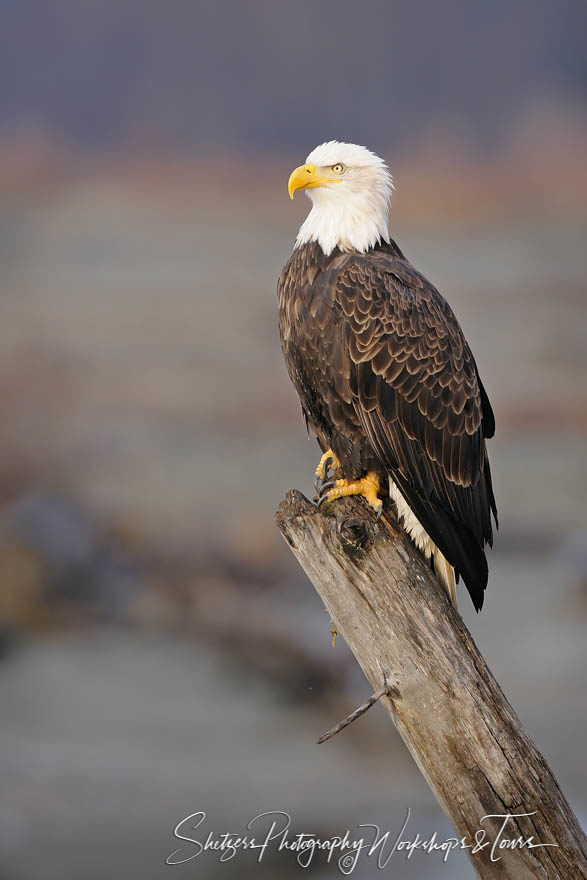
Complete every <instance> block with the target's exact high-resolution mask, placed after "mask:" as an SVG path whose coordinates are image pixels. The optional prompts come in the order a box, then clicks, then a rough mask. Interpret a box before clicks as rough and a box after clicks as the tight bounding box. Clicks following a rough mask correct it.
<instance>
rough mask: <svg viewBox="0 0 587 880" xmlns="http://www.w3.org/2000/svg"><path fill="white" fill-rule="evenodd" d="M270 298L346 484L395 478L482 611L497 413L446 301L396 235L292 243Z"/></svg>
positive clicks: (312, 412) (307, 410) (304, 397)
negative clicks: (362, 246)
mask: <svg viewBox="0 0 587 880" xmlns="http://www.w3.org/2000/svg"><path fill="white" fill-rule="evenodd" d="M278 297H279V323H280V333H281V343H282V347H283V352H284V355H285V360H286V364H287V369H288V372H289V375H290V377H291V380H292V382H293V383H294V386H295V388H296V390H297V392H298V395H299V397H300V400H301V403H302V409H303V412H304V415H305V418H306V419H307V422H308V424H309V425H310V427H311V428H312V431H313V432H314V433H315V434H316V436H317V438H318V442H319V444H320V446H321V448H322V450H323V451H325V450H327V449H329V448H331V449H332V450H333V451H334V452H335V453H336V455H337V456H338V458H339V460H340V463H341V468H342V471H343V473H344V476H345V477H346V478H348V479H358V478H360V477H361V476H363V475H364V474H365V473H366V472H367V471H375V472H376V473H377V474H378V475H379V477H380V480H381V481H382V483H383V484H384V485H387V483H388V480H389V479H391V480H392V481H393V483H394V484H395V486H396V487H397V489H399V491H400V492H401V495H402V496H403V498H404V499H405V501H406V502H407V504H408V505H409V507H410V509H411V510H412V511H413V513H414V515H415V516H416V518H417V519H418V521H419V522H420V523H421V525H422V526H423V528H424V529H425V531H426V533H427V534H428V535H429V536H430V538H431V539H432V541H433V542H434V544H435V545H436V546H437V547H438V548H439V549H440V551H441V552H442V554H443V555H444V556H445V557H446V559H447V560H448V562H449V563H450V565H452V566H453V567H454V569H455V573H456V575H457V577H458V575H459V574H460V575H461V576H462V577H463V580H464V581H465V584H466V586H467V588H468V590H469V593H470V594H471V597H472V599H473V603H474V605H475V607H476V608H477V609H479V608H480V607H481V605H482V604H483V591H484V589H485V586H486V583H487V563H486V560H485V553H484V549H483V548H484V546H485V545H486V544H487V543H489V544H491V542H492V528H491V513H492V512H493V514H494V517H495V516H496V508H495V501H494V497H493V491H492V488H491V474H490V469H489V461H488V457H487V451H486V448H485V438H486V437H491V436H492V435H493V432H494V418H493V413H492V410H491V406H490V404H489V400H488V398H487V395H486V394H485V391H484V389H483V386H482V384H481V380H480V378H479V374H478V371H477V367H476V364H475V360H474V358H473V355H472V354H471V351H470V349H469V346H468V345H467V342H466V341H465V338H464V336H463V333H462V331H461V328H460V327H459V324H458V322H457V320H456V318H455V316H454V314H453V312H452V310H451V309H450V307H449V305H448V304H447V303H446V301H445V300H444V299H443V297H442V296H441V295H440V294H439V293H438V291H437V290H436V289H435V288H434V287H433V286H432V285H431V284H430V283H429V282H428V281H426V279H425V278H424V277H423V276H422V275H420V273H419V272H417V271H416V270H415V269H414V268H413V267H412V266H411V264H410V263H409V262H408V261H407V260H406V258H405V257H404V256H403V254H402V253H401V251H400V250H399V248H398V247H397V246H396V245H395V244H394V243H393V242H390V243H389V244H387V243H381V244H378V245H376V246H375V247H374V248H373V249H371V250H369V251H367V252H366V253H364V254H362V253H357V252H341V251H340V250H339V249H338V248H335V249H334V251H333V252H332V253H331V254H330V255H329V256H326V255H325V254H324V252H323V250H322V249H321V247H320V245H319V244H317V243H316V242H309V243H307V244H304V245H301V246H299V247H297V248H296V249H295V250H294V251H293V253H292V255H291V257H290V259H289V260H288V262H287V264H286V266H285V267H284V269H283V271H282V273H281V276H280V278H279V284H278Z"/></svg>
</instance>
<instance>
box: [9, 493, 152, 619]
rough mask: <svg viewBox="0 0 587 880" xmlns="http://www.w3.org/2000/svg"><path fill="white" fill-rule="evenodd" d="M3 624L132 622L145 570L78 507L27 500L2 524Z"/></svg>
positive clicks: (12, 507)
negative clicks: (61, 617) (85, 618)
mask: <svg viewBox="0 0 587 880" xmlns="http://www.w3.org/2000/svg"><path fill="white" fill-rule="evenodd" d="M0 546H1V551H0V617H1V618H2V619H3V620H4V622H5V623H8V624H10V625H12V626H15V627H28V626H36V625H38V624H47V623H49V622H50V621H51V618H52V616H53V615H55V614H56V613H58V612H59V611H61V612H63V611H67V610H69V611H78V612H80V611H81V612H86V613H88V614H89V615H93V616H95V615H98V616H100V617H104V618H106V619H109V620H120V619H125V618H126V616H127V613H128V608H129V606H130V605H131V604H132V603H133V602H134V601H135V600H136V597H137V595H138V594H139V592H140V591H141V587H142V579H141V575H140V572H139V570H138V566H137V565H136V564H135V563H134V562H132V561H131V560H130V559H129V558H128V557H127V556H126V555H125V554H124V552H123V551H122V550H121V549H120V548H119V547H117V546H116V545H115V544H114V543H113V541H112V539H109V538H107V537H106V536H104V535H103V534H102V533H101V531H100V529H99V528H98V527H97V525H96V523H95V522H93V521H92V519H91V517H90V516H89V515H88V514H87V513H86V512H85V511H84V510H82V509H81V508H80V507H79V506H78V505H76V504H74V503H73V502H71V501H69V500H67V499H65V498H62V497H56V496H48V495H41V494H28V495H25V496H22V497H21V498H19V499H18V500H17V501H15V502H13V503H12V504H9V505H6V506H5V507H4V510H3V511H2V516H1V518H0Z"/></svg>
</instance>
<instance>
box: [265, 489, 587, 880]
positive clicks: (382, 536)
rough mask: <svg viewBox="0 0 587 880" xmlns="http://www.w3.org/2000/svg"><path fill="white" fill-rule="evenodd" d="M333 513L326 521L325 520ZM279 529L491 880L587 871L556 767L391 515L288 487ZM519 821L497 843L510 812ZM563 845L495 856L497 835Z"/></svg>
mask: <svg viewBox="0 0 587 880" xmlns="http://www.w3.org/2000/svg"><path fill="white" fill-rule="evenodd" d="M324 514H326V515H324ZM276 518H277V524H278V527H279V529H280V531H281V532H282V534H283V536H284V538H285V539H286V541H287V542H288V544H289V545H290V547H291V549H292V551H293V553H294V555H295V556H296V558H297V559H298V561H299V563H300V564H301V566H302V568H303V569H304V571H305V572H306V574H307V575H308V577H309V578H310V580H311V581H312V583H313V585H314V587H315V589H316V590H317V592H318V594H319V595H320V597H321V599H322V601H323V602H324V605H325V606H326V609H327V611H328V613H329V614H330V616H331V618H332V620H333V622H334V624H335V626H336V628H337V630H338V632H339V634H340V635H341V636H342V637H343V638H344V639H345V641H346V642H347V643H348V645H349V646H350V648H351V650H352V651H353V653H354V655H355V657H356V659H357V661H358V662H359V664H360V665H361V667H362V669H363V671H364V673H365V675H366V677H367V678H368V680H369V682H370V683H371V686H372V687H373V690H374V691H377V690H379V689H380V688H381V687H383V686H384V685H389V684H391V685H394V687H395V688H396V689H397V691H398V692H399V694H398V697H397V698H396V697H394V699H393V701H392V700H391V699H389V698H388V697H383V698H382V699H381V702H382V703H383V704H384V706H385V707H386V709H387V711H388V712H389V714H390V716H391V718H392V720H393V722H394V724H395V726H396V727H397V729H398V731H399V733H400V735H401V737H402V739H403V740H404V742H405V744H406V745H407V747H408V749H409V751H410V752H411V754H412V756H413V758H414V759H415V761H416V763H417V765H418V767H419V768H420V770H421V771H422V773H423V775H424V777H425V778H426V781H427V782H428V784H429V786H430V788H431V789H432V791H433V793H434V795H435V796H436V798H437V800H438V802H439V803H440V805H441V807H442V808H443V810H444V811H445V813H446V814H447V816H448V817H449V819H450V820H451V822H452V824H453V825H454V828H455V830H456V833H457V837H458V838H459V839H460V838H462V837H465V838H466V839H467V841H468V842H469V843H471V844H473V845H474V844H475V841H476V840H478V839H479V838H478V837H477V838H476V836H475V835H476V834H477V835H478V834H479V830H480V829H483V830H484V831H485V832H486V835H487V836H486V837H485V838H484V839H483V840H482V842H483V843H484V842H486V841H490V843H489V845H487V846H485V847H482V848H480V849H479V851H478V852H476V853H473V852H472V850H467V853H468V855H469V857H470V859H471V862H472V863H473V866H474V868H475V870H476V872H477V874H478V876H479V877H481V878H504V877H508V878H515V880H525V878H565V880H566V878H569V880H571V878H572V880H577V878H579V877H584V876H587V857H586V850H585V837H584V835H583V833H582V831H581V829H580V827H579V824H578V822H577V819H576V818H575V816H574V814H573V811H572V810H571V808H570V806H569V804H568V803H567V801H566V800H565V797H564V795H563V793H562V792H561V790H560V788H559V786H558V783H557V781H556V779H555V778H554V776H553V775H552V773H551V771H550V769H549V767H548V765H547V764H546V761H545V760H544V758H543V757H542V755H541V754H540V752H539V751H538V750H537V748H536V746H535V745H534V743H533V742H532V740H531V739H530V738H529V737H528V735H527V734H526V733H525V731H524V729H523V727H522V725H521V723H520V720H519V719H518V717H517V716H516V714H515V712H514V710H513V709H512V707H511V706H510V704H509V703H508V701H507V700H506V698H505V696H504V694H503V692H502V690H501V688H500V687H499V685H498V683H497V681H496V680H495V678H494V677H493V675H492V673H491V672H490V670H489V669H488V667H487V665H486V663H485V661H484V659H483V657H482V656H481V654H480V653H479V651H478V649H477V647H476V645H475V643H474V642H473V639H472V638H471V635H470V633H469V631H468V630H467V628H466V627H465V625H464V623H463V621H462V620H461V618H460V616H459V614H458V613H457V612H456V611H455V610H454V609H453V608H452V606H451V605H450V603H449V602H448V600H447V598H446V597H445V594H444V593H443V591H442V588H441V587H440V586H439V584H438V582H437V581H436V578H435V577H434V575H433V574H432V573H431V572H430V570H429V569H428V567H427V565H426V564H425V562H424V560H423V559H422V557H421V556H420V554H419V553H418V551H417V550H416V549H415V548H414V547H413V546H412V544H411V543H410V541H409V540H408V539H407V537H406V536H405V535H404V533H403V532H401V530H399V528H398V527H397V523H396V521H395V520H394V518H393V515H392V514H391V513H389V512H386V514H385V516H384V517H383V518H382V520H381V521H380V522H379V523H376V522H375V521H374V516H373V515H372V514H371V512H370V511H369V510H368V509H367V507H366V505H364V504H363V502H362V501H361V500H359V499H356V498H345V499H341V500H339V501H336V502H335V503H334V504H332V505H330V508H329V509H328V510H326V511H324V512H319V511H318V510H317V509H316V508H315V507H314V506H313V505H312V504H310V502H309V501H308V500H307V499H306V498H304V496H303V495H301V494H300V493H299V492H296V491H290V492H288V494H287V496H286V498H285V500H284V501H282V503H281V505H280V507H279V510H278V513H277V517H276ZM508 813H509V814H512V813H515V814H519V813H532V814H533V815H531V816H524V817H519V818H516V819H511V820H509V822H508V823H507V825H506V828H505V830H504V832H503V834H502V837H501V838H499V829H500V827H501V825H502V823H503V819H501V818H488V819H485V820H484V821H483V817H485V816H503V815H504V814H508ZM518 837H522V838H523V840H524V841H526V840H527V839H528V838H533V843H534V844H535V845H536V844H557V846H548V847H536V848H530V847H528V846H525V847H517V848H515V849H509V848H508V849H495V850H494V851H493V858H494V859H499V860H498V861H493V860H492V858H491V844H492V843H493V841H495V840H496V839H504V838H507V839H508V840H512V839H514V838H518Z"/></svg>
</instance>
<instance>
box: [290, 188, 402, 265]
mask: <svg viewBox="0 0 587 880" xmlns="http://www.w3.org/2000/svg"><path fill="white" fill-rule="evenodd" d="M318 193H319V194H318ZM308 195H309V196H310V198H311V199H312V203H313V204H312V210H311V211H310V213H309V214H308V216H307V217H306V219H305V220H304V222H303V223H302V225H301V227H300V231H299V232H298V237H297V238H296V243H295V246H296V247H300V245H304V244H308V242H310V241H315V242H317V243H318V244H319V245H320V247H321V248H322V250H323V251H324V253H325V254H326V256H329V255H330V254H331V253H332V251H333V250H334V248H336V247H338V248H339V249H340V250H341V251H357V252H358V253H361V254H363V253H365V252H366V251H368V250H370V249H371V248H374V247H375V246H376V245H377V244H381V242H388V243H389V231H388V198H387V194H386V197H385V198H380V197H379V196H378V194H374V193H369V192H365V191H362V192H357V193H353V194H352V195H349V196H347V197H346V198H345V199H344V200H342V199H340V198H337V197H336V195H333V194H332V193H331V192H328V191H324V190H322V191H319V190H318V189H314V190H308Z"/></svg>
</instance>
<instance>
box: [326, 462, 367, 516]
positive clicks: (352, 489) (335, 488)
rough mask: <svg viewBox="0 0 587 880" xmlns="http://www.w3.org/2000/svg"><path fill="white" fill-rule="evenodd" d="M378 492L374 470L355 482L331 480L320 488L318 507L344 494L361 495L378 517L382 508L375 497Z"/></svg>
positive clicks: (342, 496)
mask: <svg viewBox="0 0 587 880" xmlns="http://www.w3.org/2000/svg"><path fill="white" fill-rule="evenodd" d="M379 492H380V486H379V478H378V476H377V474H376V473H375V471H369V473H368V474H367V476H366V477H363V478H362V479H361V480H356V481H355V482H349V481H348V480H333V481H332V482H331V483H324V485H323V486H322V488H321V490H320V500H319V502H318V507H320V505H321V504H323V503H324V502H326V503H327V504H329V503H330V502H331V501H335V500H336V499H337V498H344V497H345V496H346V495H362V496H363V498H365V499H366V500H367V503H368V504H369V506H370V507H372V508H373V510H374V511H375V512H376V513H377V519H379V517H380V516H381V511H382V510H383V501H381V499H380V498H378V497H377V496H378V495H379Z"/></svg>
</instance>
